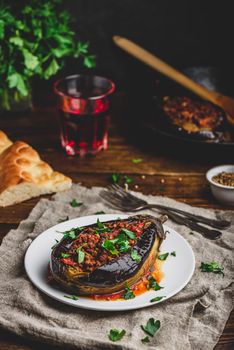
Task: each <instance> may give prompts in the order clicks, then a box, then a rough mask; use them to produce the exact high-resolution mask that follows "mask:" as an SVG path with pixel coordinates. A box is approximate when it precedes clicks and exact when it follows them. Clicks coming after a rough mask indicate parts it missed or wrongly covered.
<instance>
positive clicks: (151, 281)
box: [147, 276, 163, 291]
mask: <svg viewBox="0 0 234 350" xmlns="http://www.w3.org/2000/svg"><path fill="white" fill-rule="evenodd" d="M148 281H149V283H148V286H147V288H148V289H154V290H156V291H157V290H160V289H163V287H161V286H160V285H159V284H158V283H157V282H156V281H155V279H154V278H153V276H150V277H149V278H148Z"/></svg>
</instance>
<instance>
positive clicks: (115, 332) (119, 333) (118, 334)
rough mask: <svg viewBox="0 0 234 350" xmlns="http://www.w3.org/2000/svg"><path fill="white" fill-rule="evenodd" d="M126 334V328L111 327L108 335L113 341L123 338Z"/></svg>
mask: <svg viewBox="0 0 234 350" xmlns="http://www.w3.org/2000/svg"><path fill="white" fill-rule="evenodd" d="M125 334H126V331H125V330H124V329H122V330H119V329H111V330H110V333H109V334H108V337H109V339H110V340H111V341H118V340H121V339H122V338H123V336H124V335H125Z"/></svg>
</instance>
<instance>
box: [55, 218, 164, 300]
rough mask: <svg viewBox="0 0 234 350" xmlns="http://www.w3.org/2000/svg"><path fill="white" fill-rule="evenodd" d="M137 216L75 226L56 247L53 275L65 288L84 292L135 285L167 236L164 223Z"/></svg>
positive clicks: (94, 292) (107, 292) (104, 292)
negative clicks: (85, 225)
mask: <svg viewBox="0 0 234 350" xmlns="http://www.w3.org/2000/svg"><path fill="white" fill-rule="evenodd" d="M164 219H165V218H162V219H161V221H160V220H159V219H157V218H155V217H153V216H150V215H136V216H133V217H129V218H128V219H124V220H121V219H118V220H113V221H108V222H105V223H102V222H100V221H99V220H98V221H97V223H96V224H93V225H90V226H87V227H83V228H82V227H80V228H73V229H71V230H69V231H67V232H63V234H64V237H63V238H62V240H61V241H60V242H58V244H56V245H55V247H54V248H53V250H52V254H51V261H50V269H51V273H52V276H53V278H54V280H55V281H57V282H58V283H59V284H60V285H61V286H62V287H65V289H67V290H69V291H72V292H76V293H78V294H82V295H94V294H95V295H96V294H97V295H100V294H111V293H116V292H119V291H121V290H123V289H125V287H126V283H127V284H128V285H129V286H132V285H134V284H135V283H136V282H138V281H139V280H140V279H141V278H142V277H143V276H145V275H146V274H147V273H148V272H149V270H150V268H151V267H152V266H153V265H154V263H155V260H156V258H157V254H158V251H159V246H160V244H161V242H162V240H163V239H164V238H165V233H164V230H163V227H162V222H164V221H163V220H164Z"/></svg>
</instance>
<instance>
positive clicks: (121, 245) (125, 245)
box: [112, 232, 130, 253]
mask: <svg viewBox="0 0 234 350" xmlns="http://www.w3.org/2000/svg"><path fill="white" fill-rule="evenodd" d="M112 242H113V243H114V244H116V245H117V247H118V249H119V251H120V252H121V253H125V252H127V251H128V250H129V248H130V245H129V241H128V238H127V236H126V235H125V233H123V232H120V233H119V234H118V236H117V237H116V238H115V239H113V240H112Z"/></svg>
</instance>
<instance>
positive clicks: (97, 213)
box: [94, 210, 106, 215]
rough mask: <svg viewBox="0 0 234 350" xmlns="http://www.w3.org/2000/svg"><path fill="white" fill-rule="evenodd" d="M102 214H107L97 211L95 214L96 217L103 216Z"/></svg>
mask: <svg viewBox="0 0 234 350" xmlns="http://www.w3.org/2000/svg"><path fill="white" fill-rule="evenodd" d="M101 214H106V213H105V212H104V211H102V210H101V211H97V212H96V213H94V215H101Z"/></svg>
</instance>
